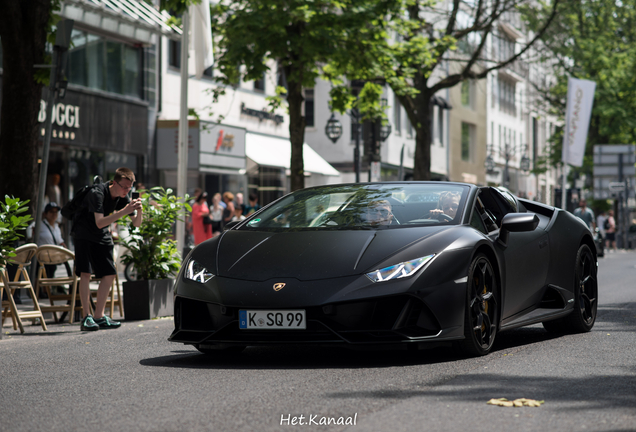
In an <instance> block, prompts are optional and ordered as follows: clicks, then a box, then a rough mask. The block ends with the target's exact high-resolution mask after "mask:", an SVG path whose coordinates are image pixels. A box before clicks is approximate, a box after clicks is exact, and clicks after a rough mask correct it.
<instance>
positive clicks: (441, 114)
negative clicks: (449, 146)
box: [437, 107, 444, 147]
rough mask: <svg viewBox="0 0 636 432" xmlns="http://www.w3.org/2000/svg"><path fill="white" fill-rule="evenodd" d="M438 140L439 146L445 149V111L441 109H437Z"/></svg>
mask: <svg viewBox="0 0 636 432" xmlns="http://www.w3.org/2000/svg"><path fill="white" fill-rule="evenodd" d="M437 138H438V139H439V145H440V146H442V147H444V110H443V109H442V108H441V107H438V108H437Z"/></svg>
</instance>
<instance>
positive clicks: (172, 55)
mask: <svg viewBox="0 0 636 432" xmlns="http://www.w3.org/2000/svg"><path fill="white" fill-rule="evenodd" d="M168 66H172V67H173V68H177V69H181V42H179V41H175V40H172V39H170V40H168Z"/></svg>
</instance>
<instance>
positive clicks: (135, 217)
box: [71, 167, 143, 331]
mask: <svg viewBox="0 0 636 432" xmlns="http://www.w3.org/2000/svg"><path fill="white" fill-rule="evenodd" d="M134 184H135V174H134V173H133V172H132V170H130V169H129V168H125V167H122V168H118V169H117V171H116V172H115V177H114V178H113V180H112V181H108V182H106V183H99V184H97V185H95V186H94V187H93V188H92V189H91V190H90V191H89V192H88V194H87V195H86V197H85V198H84V202H83V206H82V209H81V210H80V211H79V212H78V213H77V215H76V216H75V217H74V219H73V227H72V229H71V235H72V236H73V239H74V243H75V273H76V274H77V275H78V276H79V277H80V283H79V291H80V300H81V303H82V310H83V319H82V323H81V325H80V329H81V330H82V331H95V330H99V329H111V328H118V327H119V326H120V325H121V323H119V322H117V321H113V320H111V319H110V318H109V317H107V316H105V315H104V309H105V307H106V299H107V298H108V293H109V291H110V287H111V285H112V284H113V281H114V279H115V276H116V274H117V270H116V267H115V261H114V260H113V248H114V243H113V236H112V234H111V232H110V229H109V228H110V225H111V224H113V223H114V222H116V221H118V220H119V219H121V218H122V217H123V216H126V215H130V217H131V219H132V224H133V225H134V226H135V227H139V226H141V221H142V218H143V216H142V205H141V199H140V198H137V199H134V200H132V201H131V199H130V198H129V197H128V192H130V190H131V189H132V187H133V185H134ZM91 274H95V277H97V278H99V279H101V281H100V283H99V288H98V289H97V302H96V304H95V311H94V313H95V315H94V316H93V315H90V314H89V310H90V309H89V307H90V296H91V293H90V280H91Z"/></svg>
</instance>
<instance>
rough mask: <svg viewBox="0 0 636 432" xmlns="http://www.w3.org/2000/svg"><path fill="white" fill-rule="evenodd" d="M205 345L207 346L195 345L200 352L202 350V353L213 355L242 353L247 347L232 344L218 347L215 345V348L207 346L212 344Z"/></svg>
mask: <svg viewBox="0 0 636 432" xmlns="http://www.w3.org/2000/svg"><path fill="white" fill-rule="evenodd" d="M204 346H205V348H203V346H201V345H199V344H197V345H195V346H194V347H195V348H196V349H198V350H199V352H201V353H202V354H211V355H228V354H240V353H242V352H243V350H244V349H245V348H247V347H246V346H244V345H230V346H227V345H219V346H218V347H215V348H207V347H209V346H210V345H204Z"/></svg>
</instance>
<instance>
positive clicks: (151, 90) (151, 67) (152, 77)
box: [143, 45, 157, 108]
mask: <svg viewBox="0 0 636 432" xmlns="http://www.w3.org/2000/svg"><path fill="white" fill-rule="evenodd" d="M143 65H144V80H143V81H144V99H145V100H147V101H148V103H149V105H150V107H151V108H152V107H154V106H155V103H156V102H157V51H156V48H155V46H154V45H151V46H149V47H148V48H145V49H144V63H143Z"/></svg>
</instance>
